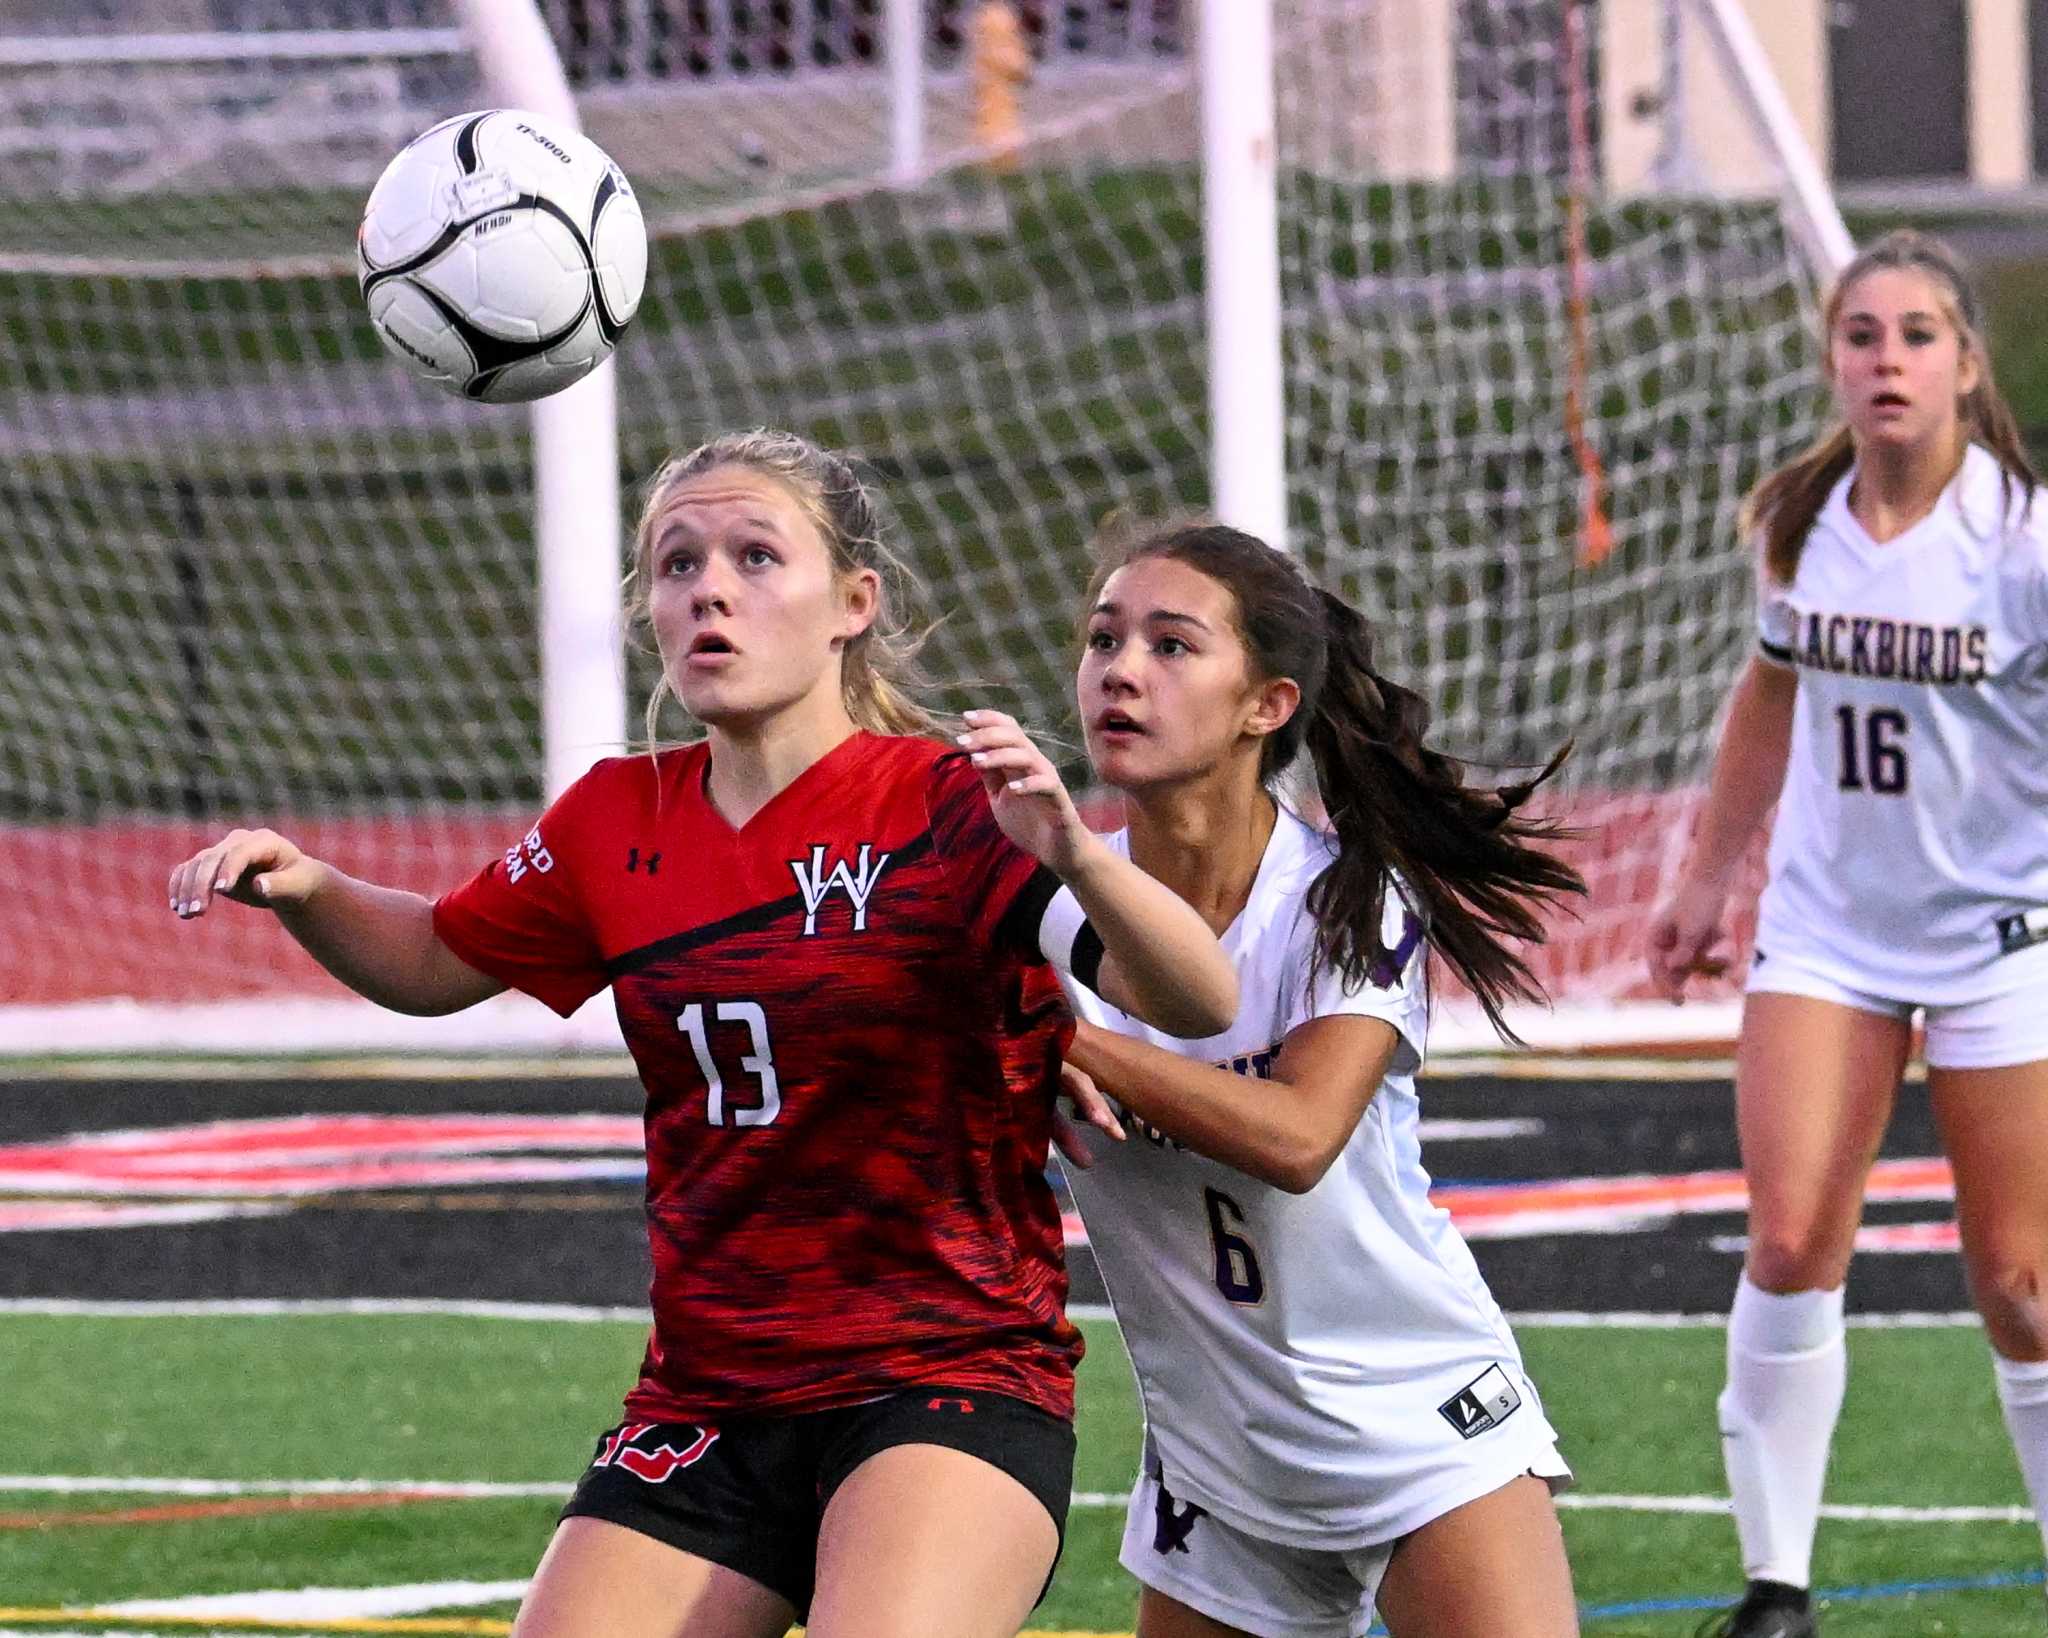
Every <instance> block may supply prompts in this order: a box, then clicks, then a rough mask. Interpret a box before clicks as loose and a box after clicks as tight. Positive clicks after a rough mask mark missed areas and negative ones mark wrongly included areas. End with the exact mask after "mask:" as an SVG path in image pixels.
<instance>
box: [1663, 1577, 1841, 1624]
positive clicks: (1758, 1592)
mask: <svg viewBox="0 0 2048 1638" xmlns="http://www.w3.org/2000/svg"><path fill="white" fill-rule="evenodd" d="M1819 1632H1820V1623H1819V1622H1817V1621H1816V1620H1814V1618H1813V1609H1812V1606H1811V1605H1810V1604H1809V1603H1808V1601H1807V1593H1806V1589H1805V1588H1804V1587H1789V1586H1787V1585H1786V1584H1785V1583H1784V1582H1782V1581H1752V1582H1751V1583H1750V1584H1749V1591H1748V1593H1746V1594H1745V1595H1744V1596H1743V1600H1742V1602H1741V1603H1740V1604H1737V1605H1736V1606H1735V1608H1733V1609H1732V1610H1722V1611H1720V1612H1719V1613H1718V1614H1715V1615H1710V1616H1708V1617H1707V1619H1706V1620H1705V1621H1704V1622H1703V1623H1702V1624H1701V1625H1700V1628H1699V1631H1698V1632H1697V1633H1696V1634H1695V1635H1694V1638H1817V1635H1818V1634H1819Z"/></svg>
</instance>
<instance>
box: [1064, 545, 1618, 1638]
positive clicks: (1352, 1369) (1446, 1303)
mask: <svg viewBox="0 0 2048 1638" xmlns="http://www.w3.org/2000/svg"><path fill="white" fill-rule="evenodd" d="M1086 606H1087V611H1088V612H1087V616H1086V622H1087V623H1086V647H1085V650H1084V652H1083V656H1082V660H1081V665H1080V675H1079V679H1078V693H1079V702H1080V710H1081V717H1082V721H1083V724H1084V726H1085V731H1086V735H1087V743H1088V752H1089V756H1090V758H1091V759H1092V760H1093V762H1094V764H1095V771H1096V773H1097V775H1098V776H1099V777H1100V778H1101V779H1102V780H1103V781H1104V782H1105V783H1106V784H1108V785H1110V786H1112V787H1114V788H1115V789H1117V790H1119V791H1120V792H1121V793H1122V795H1123V798H1124V809H1125V817H1126V821H1127V828H1126V829H1125V830H1124V831H1122V832H1121V833H1119V834H1118V836H1116V837H1115V838H1114V839H1113V842H1112V845H1113V846H1114V847H1115V848H1117V849H1118V851H1120V852H1123V853H1125V854H1126V855H1127V856H1128V857H1129V858H1131V859H1132V860H1133V861H1134V862H1136V863H1137V864H1139V865H1140V866H1142V867H1143V868H1144V869H1145V870H1146V871H1148V872H1149V873H1151V874H1152V875H1154V876H1156V877H1157V878H1159V879H1160V880H1161V881H1163V882H1165V883H1166V884H1167V885H1168V886H1170V887H1172V888H1173V889H1175V890H1176V891H1177V892H1178V893H1180V894H1181V896H1182V897H1184V898H1185V899H1186V900H1187V901H1188V902H1189V903H1190V904H1192V905H1193V906H1194V907H1195V908H1196V909H1197V910H1199V911H1200V912H1201V913H1202V914H1203V916H1204V917H1205V918H1206V919H1207V921H1208V923H1209V925H1210V927H1211V928H1212V929H1214V930H1215V931H1216V932H1217V933H1218V935H1219V936H1220V937H1221V938H1222V940H1223V944H1224V948H1225V950H1226V951H1227V952H1228V954H1229V955H1230V957H1231V959H1232V962H1233V963H1234V965H1235V966H1236V969H1237V973H1238V980H1239V984H1238V988H1239V996H1240V1001H1239V1011H1238V1014H1237V1017H1236V1020H1235V1021H1234V1022H1233V1024H1232V1026H1231V1027H1230V1028H1229V1029H1227V1030H1225V1031H1223V1032H1221V1033H1220V1034H1217V1035H1213V1036H1209V1037H1206V1038H1204V1039H1200V1040H1180V1039H1175V1038H1173V1037H1170V1036H1166V1035H1163V1034H1160V1033H1158V1032H1156V1031H1153V1030H1150V1029H1147V1028H1145V1027H1144V1026H1143V1025H1141V1024H1139V1023H1138V1022H1137V1021H1136V1020H1134V1019H1131V1018H1129V1017H1127V1016H1126V1015H1124V1014H1123V1013H1120V1012H1118V1011H1116V1010H1115V1009H1114V1008H1108V1007H1102V1006H1099V1005H1096V1004H1094V1002H1093V1001H1092V999H1091V998H1090V997H1089V996H1088V995H1087V993H1086V992H1085V991H1083V990H1081V989H1079V988H1075V989H1072V990H1070V992H1069V993H1070V999H1071V1000H1072V1002H1073V1005H1074V1008H1075V1011H1076V1013H1077V1014H1079V1015H1080V1017H1081V1019H1082V1023H1081V1025H1080V1028H1079V1031H1078V1033H1077V1035H1076V1038H1075V1042H1074V1046H1073V1048H1072V1049H1071V1051H1070V1054H1069V1058H1068V1063H1069V1066H1070V1068H1071V1069H1073V1070H1076V1071H1079V1072H1081V1073H1082V1074H1084V1075H1086V1076H1089V1077H1092V1078H1093V1080H1094V1082H1095V1083H1096V1085H1097V1086H1098V1087H1099V1088H1100V1090H1101V1092H1103V1093H1107V1094H1108V1095H1109V1097H1110V1098H1112V1099H1114V1101H1115V1103H1116V1104H1117V1105H1120V1106H1121V1114H1122V1117H1123V1119H1124V1120H1125V1121H1128V1122H1130V1123H1131V1125H1132V1127H1133V1128H1134V1130H1132V1131H1131V1133H1130V1136H1129V1137H1128V1139H1127V1140H1126V1141H1124V1142H1122V1143H1111V1142H1107V1141H1105V1140H1104V1139H1103V1138H1102V1137H1101V1136H1099V1135H1098V1134H1096V1133H1092V1132H1091V1133H1085V1134H1083V1135H1084V1137H1085V1138H1086V1139H1087V1141H1088V1143H1089V1146H1090V1148H1091V1149H1092V1150H1093V1165H1092V1166H1091V1167H1090V1168H1089V1169H1087V1170H1077V1169H1075V1168H1071V1167H1070V1168H1069V1173H1070V1177H1071V1178H1072V1181H1073V1184H1074V1192H1075V1195H1076V1198H1077V1200H1078V1202H1079V1204H1080V1207H1081V1210H1082V1213H1083V1215H1084V1216H1085V1218H1086V1220H1087V1223H1088V1229H1089V1239H1090V1242H1091V1244H1092V1245H1093V1247H1094V1249H1095V1254H1096V1256H1097V1258H1098V1259H1099V1260H1100V1262H1101V1266H1102V1270H1103V1274H1104V1278H1105V1281H1106V1283H1107V1284H1108V1287H1109V1293H1110V1297H1111V1299H1112V1301H1113V1302H1114V1304H1115V1307H1116V1314H1117V1320H1118V1323H1119V1324H1120V1325H1121V1327H1122V1329H1123V1333H1124V1337H1125V1340H1126V1342H1127V1343H1128V1345H1129V1347H1130V1352H1131V1359H1132V1363H1133V1365H1134V1366H1135V1368H1136V1371H1137V1376H1138V1381H1139V1387H1140V1391H1141V1393H1142V1396H1143V1399H1144V1404H1145V1413H1146V1420H1147V1437H1146V1453H1145V1459H1144V1470H1143V1472H1142V1473H1141V1475H1140V1478H1139V1484H1138V1488H1137V1491H1136V1493H1135V1495H1134V1498H1133V1501H1132V1505H1131V1510H1130V1515H1129V1518H1128V1521H1127V1528H1126V1533H1125V1536H1124V1544H1123V1563H1124V1565H1125V1566H1126V1567H1127V1568H1128V1569H1129V1570H1130V1571H1131V1572H1132V1574H1133V1575H1135V1576H1136V1577H1137V1578H1138V1580H1139V1581H1140V1582H1141V1583H1142V1584H1143V1587H1144V1592H1143V1595H1142V1600H1141V1604H1140V1612H1139V1618H1138V1634H1139V1638H1209V1635H1213V1634H1228V1633H1238V1632H1243V1633H1253V1634H1258V1635H1261V1638H1356V1635H1358V1634H1363V1633H1364V1632H1366V1631H1367V1629H1368V1627H1369V1626H1370V1625H1371V1622H1372V1619H1373V1611H1374V1606H1375V1602H1377V1605H1378V1608H1379V1613H1380V1615H1381V1616H1382V1617H1383V1618H1384V1619H1385V1621H1386V1622H1387V1625H1388V1628H1389V1629H1390V1630H1391V1631H1392V1632H1393V1633H1394V1634H1396V1635H1397V1638H1500V1635H1501V1634H1505V1633H1513V1634H1515V1635H1516V1638H1561V1635H1565V1634H1570V1633H1574V1632H1576V1631H1577V1630H1578V1627H1577V1615H1576V1611H1575V1608H1574V1605H1573V1599H1572V1586H1571V1572H1570V1569H1569V1567H1568V1566H1567V1564H1566V1561H1565V1553H1564V1541H1563V1536H1562V1533H1561V1531H1560V1530H1559V1528H1558V1522H1557V1514H1556V1511H1555V1509H1554V1507H1553V1505H1552V1502H1551V1484H1552V1483H1553V1482H1556V1483H1561V1482H1563V1481H1565V1480H1566V1479H1568V1477H1569V1473H1568V1470H1567V1469H1566V1467H1565V1465H1564V1463H1563V1462H1562V1461H1561V1460H1560V1458H1559V1456H1558V1452H1557V1448H1556V1435H1555V1433H1554V1432H1553V1430H1552V1428H1551V1426H1550V1424H1549V1422H1548V1421H1547V1420H1546V1419H1545V1417H1544V1413H1543V1406H1542V1404H1541V1402H1540V1401H1539V1399H1538V1398H1537V1395H1536V1390H1535V1389H1534V1387H1533V1386H1532V1385H1531V1384H1530V1382H1529V1379H1528V1377H1527V1376H1526V1375H1525V1374H1524V1371H1523V1369H1522V1360H1521V1355H1520V1352H1519V1350H1518V1349H1517V1348H1516V1346H1515V1340H1514V1337H1513V1335H1512V1334H1511V1333H1510V1331H1509V1329H1508V1326H1507V1323H1506V1321H1505V1320H1504V1319H1503V1317H1502V1315H1501V1312H1500V1310H1499V1308H1498V1307H1497V1306H1496V1305H1495V1303H1494V1301H1493V1298H1492V1296H1491V1295H1490V1294H1489V1293H1488V1291H1487V1289H1486V1285H1485V1282H1484V1281H1483V1280H1482V1279H1481V1278H1480V1275H1479V1271H1478V1268H1477V1267H1476V1266H1475V1265H1474V1263H1473V1260H1472V1256H1471V1253H1470V1252H1469V1251H1468V1250H1467V1249H1466V1247H1465V1244H1464V1242H1463V1241H1462V1240H1461V1239H1460V1238H1459V1236H1458V1234H1457V1232H1456V1230H1455V1229H1454V1228H1453V1227H1452V1226H1451V1223H1450V1220H1449V1218H1448V1217H1447V1216H1446V1214H1445V1213H1443V1212H1442V1211H1440V1210H1438V1209H1436V1208H1435V1207H1433V1206H1432V1205H1431V1204H1430V1203H1429V1198H1428V1187H1429V1179H1428V1176H1427V1174H1426V1173H1425V1172H1424V1171H1423V1169H1422V1162H1421V1154H1420V1149H1419V1145H1418V1142H1417V1131H1416V1126H1417V1115H1416V1096H1415V1082H1414V1074H1415V1070H1416V1068H1417V1066H1418V1064H1419V1063H1420V1061H1421V1057H1422V1050H1423V1037H1424V1031H1425V1024H1426V1013H1427V1005H1428V1003H1427V994H1426V989H1425V985H1426V982H1427V980H1426V973H1425V969H1426V965H1427V961H1428V955H1429V952H1430V951H1431V950H1434V952H1435V953H1436V954H1437V955H1438V956H1440V957H1442V958H1443V959H1444V960H1445V962H1446V963H1447V964H1448V965H1449V966H1450V967H1451V968H1452V969H1453V970H1454V971H1455V972H1456V973H1458V974H1459V975H1460V976H1461V977H1462V978H1463V979H1464V980H1465V981H1466V982H1467V983H1468V984H1469V985H1470V986H1471V987H1472V989H1473V990H1474V991H1475V992H1476V993H1477V995H1478V996H1479V997H1480V999H1481V1000H1482V1001H1483V1002H1484V1003H1485V1004H1486V1006H1487V1008H1488V1010H1489V1012H1491V1013H1493V1014H1494V1016H1495V1018H1496V1021H1497V1020H1498V1009H1499V1007H1500V1004H1501V1002H1502V1001H1503V999H1504V998H1506V997H1508V996H1513V995H1528V994H1532V993H1534V992H1535V985H1534V982H1533V980H1532V979H1531V977H1530V975H1529V973H1528V970H1527V969H1526V967H1525V966H1524V965H1523V964H1522V961H1521V959H1520V957H1519V956H1518V955H1517V954H1516V953H1515V951H1514V949H1513V948H1512V946H1511V943H1510V940H1512V939H1540V938H1541V937H1542V923H1541V920H1540V918H1539V910H1540V909H1541V907H1542V906H1543V905H1544V904H1545V902H1546V901H1548V900H1549V899H1552V898H1554V897H1556V896H1557V895H1559V894H1563V893H1568V892H1574V891H1577V890H1579V888H1580V883H1579V879H1578V877H1577V875H1576V874H1575V873H1574V872H1573V871H1572V870H1570V869H1569V868H1568V867H1567V866H1565V865H1563V864H1561V863H1559V862H1558V861H1557V860H1556V859H1554V858H1552V857H1551V856H1550V854H1549V853H1547V852H1546V851H1545V850H1544V849H1543V848H1542V847H1540V846H1539V845H1537V844H1538V843H1539V842H1540V841H1541V840H1542V838H1543V837H1544V836H1545V835H1546V834H1547V829H1546V827H1545V826H1544V825H1543V824H1541V823H1538V822H1534V821H1531V820H1528V819H1526V818H1524V817H1521V816H1520V815H1518V814H1517V813H1516V812H1515V809H1516V807H1517V806H1518V805H1519V803H1520V802H1521V801H1522V800H1523V799H1524V798H1525V797H1526V796H1527V795H1528V793H1529V791H1530V790H1531V789H1533V784H1534V782H1532V783H1531V784H1530V785H1524V786H1521V787H1518V788H1515V789H1512V790H1508V791H1503V792H1496V791H1492V790H1480V789H1467V788H1466V787H1465V786H1464V784H1463V782H1462V778H1461V773H1460V769H1459V767H1458V765H1457V764H1456V763H1454V762H1452V761H1451V760H1450V759H1448V758H1446V757H1444V756H1442V755H1441V754H1439V753H1438V752H1436V751H1434V750H1432V749H1430V748H1428V747H1427V746H1425V745H1424V743H1423V739H1422V735H1423V732H1424V730H1425V728H1426V727H1427V723H1428V710H1427V707H1426V706H1425V705H1424V704H1423V702H1422V700H1421V699H1420V698H1419V697H1417V696H1416V695H1415V694H1412V693H1410V692H1409V691H1408V690H1406V689H1404V688H1401V687H1399V686H1397V685H1396V684H1394V683H1392V682H1390V681H1388V680H1387V679H1385V678H1383V677H1380V676H1378V675H1377V674H1376V673H1375V672H1374V670H1373V666H1372V644H1371V634H1370V631H1369V629H1368V628H1367V626H1366V623H1365V621H1364V620H1363V619H1362V618H1361V617H1360V616H1359V615H1358V613H1357V612H1356V611H1355V610H1353V609H1352V608H1350V607H1349V606H1347V605H1346V604H1345V603H1343V602H1342V601H1341V600H1339V599H1337V598H1335V597H1332V596H1330V595H1329V594H1327V593H1324V592H1319V591H1318V590H1317V589H1316V588H1315V587H1314V586H1312V585H1311V584H1310V583H1309V582H1308V581H1307V579H1306V578H1304V576H1303V575H1302V573H1301V571H1300V570H1299V568H1298V567H1297V566H1296V565H1295V563H1294V561H1293V560H1292V559H1291V558H1289V557H1287V556H1286V555H1285V554H1283V553H1280V552H1277V551H1274V550H1273V549H1272V548H1271V547H1269V546H1267V545H1265V544H1264V543H1263V542H1261V541H1259V540H1257V539H1254V538H1253V537H1252V536H1250V535H1247V534H1244V533H1241V532H1240V531H1237V530H1234V529H1228V528H1224V527H1222V526H1220V525H1189V526H1185V527H1180V528H1163V529H1160V530H1157V531H1154V532H1151V533H1149V534H1144V535H1140V536H1138V537H1135V538H1133V539H1130V540H1127V541H1126V542H1124V544H1123V546H1122V548H1121V550H1119V551H1117V552H1115V553H1113V554H1111V556H1110V559H1109V561H1108V565H1107V566H1106V567H1105V569H1104V571H1103V573H1102V574H1101V575H1100V576H1098V579H1097V582H1096V585H1095V587H1094V588H1093V589H1092V590H1091V592H1090V595H1089V600H1088V603H1087V605H1086ZM1304 748H1306V749H1307V750H1308V751H1309V753H1310V756H1311V759H1312V761H1313V764H1314V767H1315V772H1316V776H1317V780H1318V783H1319V786H1320V790H1321V794H1322V797H1323V800H1324V803H1325V804H1326V806H1327V807H1328V809H1329V811H1330V813H1331V816H1332V819H1333V823H1334V832H1332V831H1325V830H1322V829H1320V828H1317V827H1314V826H1311V825H1310V824H1308V823H1306V822H1305V821H1304V820H1303V819H1302V818H1301V817H1299V816H1298V815H1297V814H1296V813H1295V812H1293V811H1292V810H1291V809H1290V808H1289V807H1288V806H1287V805H1286V804H1285V803H1283V802H1282V801H1280V800H1279V799H1278V798H1277V797H1276V795H1275V788H1274V787H1275V781H1276V780H1278V779H1279V778H1280V776H1281V775H1282V773H1283V771H1284V770H1285V769H1286V768H1287V767H1288V765H1289V764H1290V763H1291V762H1293V761H1294V759H1295V757H1296V755H1297V753H1298V752H1300V751H1301V750H1302V749H1304ZM1546 771H1547V770H1546ZM1062 903H1063V901H1061V900H1058V899H1056V900H1055V901H1054V907H1053V910H1052V911H1051V912H1049V917H1050V915H1054V914H1057V913H1058V911H1059V909H1060V908H1061V905H1062ZM1073 913H1075V914H1078V912H1073ZM1081 1090H1082V1092H1083V1094H1084V1096H1085V1095H1086V1093H1087V1092H1088V1090H1089V1089H1088V1088H1086V1087H1085V1086H1083V1087H1082V1088H1081Z"/></svg>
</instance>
